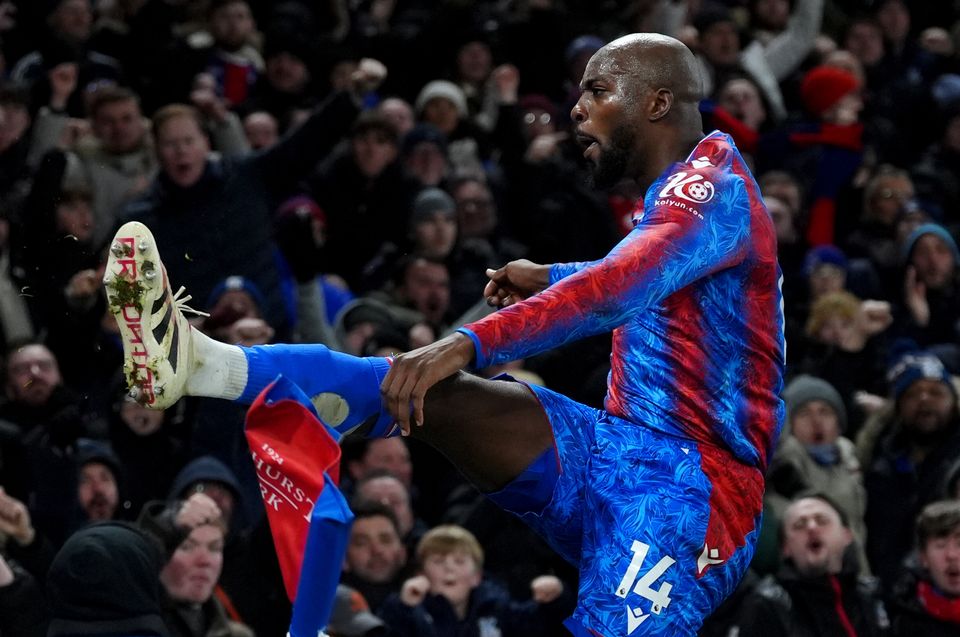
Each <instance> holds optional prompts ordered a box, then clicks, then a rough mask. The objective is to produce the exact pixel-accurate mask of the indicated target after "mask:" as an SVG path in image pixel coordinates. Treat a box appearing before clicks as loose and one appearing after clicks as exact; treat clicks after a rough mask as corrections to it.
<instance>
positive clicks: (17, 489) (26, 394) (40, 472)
mask: <svg viewBox="0 0 960 637" xmlns="http://www.w3.org/2000/svg"><path fill="white" fill-rule="evenodd" d="M6 392H7V398H8V400H7V402H6V403H5V404H3V405H2V406H0V418H4V419H5V420H7V421H8V422H9V423H11V424H12V425H13V426H14V427H16V431H15V434H14V435H12V436H11V437H10V439H9V440H7V441H4V445H3V447H2V453H3V457H4V471H5V472H7V477H8V482H7V483H6V484H5V485H4V486H5V487H6V488H8V489H9V491H10V493H11V494H12V495H14V496H15V497H17V498H19V499H21V500H24V501H29V502H31V504H32V509H33V514H34V518H35V520H36V523H37V526H38V527H39V528H40V529H42V530H43V532H44V534H45V535H46V536H48V537H49V538H50V539H51V541H53V542H54V544H55V545H57V546H59V545H60V544H61V543H62V542H63V540H64V539H66V533H67V528H68V526H69V517H70V513H71V512H72V511H73V507H72V504H73V503H74V502H75V500H76V495H77V493H76V490H75V485H76V477H77V473H76V472H77V466H76V464H75V461H74V459H73V457H72V456H73V453H74V451H75V449H76V444H77V439H78V438H80V437H83V436H89V435H91V434H92V433H93V432H94V430H95V429H96V428H95V427H93V426H92V425H91V424H90V423H88V422H87V418H89V413H90V412H89V411H88V410H86V409H84V404H83V401H82V399H81V397H80V396H79V395H77V394H76V393H75V392H74V391H72V390H71V389H69V388H67V387H66V386H65V385H64V384H63V377H62V376H61V375H60V367H59V364H58V362H57V359H56V358H55V357H54V355H53V353H52V352H51V351H50V350H49V349H48V348H47V347H46V346H44V345H41V344H39V343H30V344H27V345H24V346H22V347H15V348H14V349H13V350H12V351H11V352H10V353H9V354H8V357H7V361H6Z"/></svg>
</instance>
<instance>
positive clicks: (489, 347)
mask: <svg viewBox="0 0 960 637" xmlns="http://www.w3.org/2000/svg"><path fill="white" fill-rule="evenodd" d="M703 146H704V144H701V145H700V146H698V149H697V150H698V151H700V150H701V147H703ZM708 148H709V147H708ZM723 148H724V146H721V145H717V148H716V149H715V152H713V153H711V154H709V155H706V156H700V155H699V153H695V155H697V156H698V159H694V160H692V161H689V162H686V163H680V164H676V165H675V166H674V167H673V169H672V170H670V171H668V172H667V173H665V174H664V176H662V177H661V178H660V179H659V180H657V182H655V183H654V184H653V186H651V187H650V189H649V190H648V191H647V196H646V201H645V202H644V212H643V213H642V216H640V217H639V218H638V219H637V221H636V225H635V227H634V229H633V230H632V231H631V232H630V234H628V235H627V236H626V237H625V238H624V239H623V240H622V241H621V242H620V243H619V244H617V245H616V246H615V247H614V248H613V250H611V251H610V253H609V254H608V255H607V256H606V257H604V258H603V259H601V260H599V261H596V262H592V263H588V264H565V265H564V266H563V268H564V269H558V270H556V274H557V275H558V276H557V279H556V282H555V283H553V284H552V285H551V286H550V287H548V288H547V289H546V290H544V291H542V292H540V293H539V294H537V295H535V296H532V297H530V298H528V299H526V300H524V301H522V302H520V303H517V304H515V305H512V306H510V307H507V308H504V309H502V310H500V311H498V312H496V313H495V314H491V315H489V316H487V317H485V318H483V319H481V320H479V321H476V322H474V323H470V324H468V325H465V326H464V327H462V328H460V330H459V331H461V332H462V333H464V334H466V335H467V336H469V337H470V338H471V339H472V340H473V342H474V346H475V349H476V366H477V367H478V368H483V367H487V366H489V365H493V364H497V363H502V362H507V361H510V360H516V359H520V358H525V357H528V356H532V355H534V354H538V353H540V352H543V351H546V350H548V349H551V348H554V347H557V346H559V345H563V344H565V343H568V342H571V341H574V340H577V339H580V338H584V337H586V336H590V335H593V334H598V333H601V332H605V331H610V330H612V329H614V328H616V327H618V326H620V325H623V324H624V323H626V322H627V321H629V320H630V319H631V318H633V317H634V316H636V315H637V314H638V313H640V312H644V311H647V310H649V309H651V308H653V307H655V306H656V305H657V304H659V303H661V302H662V301H663V300H664V299H666V298H667V297H668V296H670V295H671V294H673V293H674V292H676V291H678V290H680V289H682V288H684V287H686V286H688V285H690V284H691V283H693V282H695V281H697V280H699V279H701V278H704V277H707V276H710V275H711V274H713V273H716V272H718V271H720V270H723V269H725V268H728V267H730V266H732V265H735V264H736V263H738V262H739V261H741V260H742V259H743V258H744V257H745V255H746V254H747V251H748V249H749V232H750V206H749V201H748V198H747V193H746V187H745V184H744V183H743V180H742V178H741V177H739V176H738V175H736V174H735V173H734V171H733V170H732V166H731V163H732V160H733V158H732V152H731V151H730V150H729V146H727V147H726V148H727V151H726V152H724V151H723ZM556 267H557V266H555V268H556ZM562 274H566V276H559V275H562ZM554 275H555V270H554V269H553V268H552V269H551V273H550V278H551V282H553V281H554Z"/></svg>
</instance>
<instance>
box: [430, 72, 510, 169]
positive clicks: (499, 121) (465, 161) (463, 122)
mask: <svg viewBox="0 0 960 637" xmlns="http://www.w3.org/2000/svg"><path fill="white" fill-rule="evenodd" d="M492 79H493V87H494V88H493V90H494V93H495V98H496V102H497V105H498V109H497V115H496V123H495V124H494V126H493V128H492V130H490V131H489V132H488V131H487V130H484V129H483V128H481V127H480V126H479V125H477V124H476V123H475V122H474V121H473V120H471V119H470V117H469V112H468V109H467V99H466V97H465V96H464V94H463V91H462V90H461V89H460V87H459V86H457V85H456V84H454V83H453V82H448V81H447V80H433V81H432V82H428V83H427V84H426V85H425V86H424V87H423V88H422V89H421V90H420V93H419V94H418V95H417V99H416V100H415V101H414V104H413V106H414V111H415V112H416V114H417V118H418V120H419V121H421V122H425V123H427V124H433V125H434V126H436V127H437V128H438V129H439V130H440V132H442V133H443V134H444V135H446V137H447V141H448V145H449V146H448V154H449V157H450V161H451V163H452V164H453V166H454V167H455V168H457V169H458V170H460V171H465V172H470V173H472V174H482V172H483V170H484V162H487V161H489V160H490V159H491V157H492V153H493V150H494V148H495V147H496V148H499V149H501V150H503V151H504V152H508V150H509V149H513V148H514V147H515V146H516V145H517V143H518V140H517V136H518V135H520V136H521V137H522V133H521V126H522V124H521V122H520V111H519V108H518V106H517V88H518V86H519V82H520V78H519V74H518V73H517V71H516V69H515V68H513V67H512V66H509V65H505V66H504V67H498V68H497V69H496V71H495V72H494V77H493V78H492Z"/></svg>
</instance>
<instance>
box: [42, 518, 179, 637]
mask: <svg viewBox="0 0 960 637" xmlns="http://www.w3.org/2000/svg"><path fill="white" fill-rule="evenodd" d="M162 563H163V557H162V556H161V552H160V550H159V549H158V547H157V545H156V544H155V543H154V541H153V540H151V539H150V538H149V537H148V536H147V535H145V534H144V533H143V532H141V531H139V530H138V529H136V528H134V527H132V526H130V525H128V524H124V523H121V522H100V523H98V524H94V525H91V526H88V527H86V528H84V529H81V530H80V531H77V532H76V533H75V534H74V535H72V536H71V537H70V539H69V540H67V542H66V543H65V544H64V545H63V548H61V549H60V551H59V552H58V553H57V556H56V558H55V559H54V561H53V565H52V566H51V567H50V573H49V575H48V576H47V599H48V602H49V609H50V626H49V628H48V630H47V637H61V636H64V637H65V636H68V635H102V636H104V637H106V636H108V635H160V636H161V637H167V636H168V635H170V631H169V630H168V629H167V627H166V626H165V625H164V622H163V620H162V619H161V616H160V599H159V598H160V595H159V587H160V583H159V579H158V577H159V574H160V567H161V564H162Z"/></svg>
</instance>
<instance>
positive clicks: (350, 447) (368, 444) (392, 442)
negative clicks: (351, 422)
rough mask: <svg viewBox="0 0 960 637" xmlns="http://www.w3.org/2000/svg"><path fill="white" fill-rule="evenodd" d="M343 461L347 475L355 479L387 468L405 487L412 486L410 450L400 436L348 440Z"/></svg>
mask: <svg viewBox="0 0 960 637" xmlns="http://www.w3.org/2000/svg"><path fill="white" fill-rule="evenodd" d="M343 462H344V466H345V467H346V473H347V475H348V476H349V477H350V478H351V479H352V480H354V481H360V480H362V479H363V478H365V477H366V476H368V475H370V473H371V472H373V471H375V470H378V469H386V470H387V471H389V472H390V473H392V474H394V475H395V476H397V478H399V479H400V481H401V482H402V483H403V485H404V486H405V487H407V488H410V486H411V484H412V479H413V465H412V464H411V463H410V452H409V451H408V450H407V445H406V443H405V442H404V441H403V440H402V439H400V438H383V439H380V438H375V439H372V440H350V441H347V444H346V445H345V447H344V450H343Z"/></svg>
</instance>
